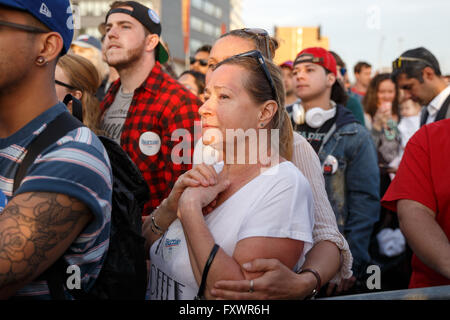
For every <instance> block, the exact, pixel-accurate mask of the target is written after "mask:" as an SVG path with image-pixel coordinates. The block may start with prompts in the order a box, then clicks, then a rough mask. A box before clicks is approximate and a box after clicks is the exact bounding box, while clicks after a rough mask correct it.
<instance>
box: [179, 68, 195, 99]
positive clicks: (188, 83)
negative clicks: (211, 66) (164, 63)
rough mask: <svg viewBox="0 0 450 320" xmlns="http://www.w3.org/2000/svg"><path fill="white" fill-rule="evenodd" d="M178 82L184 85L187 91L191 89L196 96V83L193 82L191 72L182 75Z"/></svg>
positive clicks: (193, 78)
mask: <svg viewBox="0 0 450 320" xmlns="http://www.w3.org/2000/svg"><path fill="white" fill-rule="evenodd" d="M178 82H179V83H181V84H182V85H183V86H185V87H186V88H187V89H188V90H189V91H191V92H192V93H193V94H195V95H196V96H198V94H199V92H198V87H197V83H196V82H195V77H194V76H193V75H192V74H189V73H186V74H184V75H182V76H181V77H180V78H179V79H178Z"/></svg>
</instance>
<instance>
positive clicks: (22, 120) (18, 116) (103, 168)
mask: <svg viewBox="0 0 450 320" xmlns="http://www.w3.org/2000/svg"><path fill="white" fill-rule="evenodd" d="M71 12H72V10H71V7H70V2H69V0H46V1H19V0H0V52H1V55H0V298H1V299H6V298H11V297H13V298H14V299H24V298H38V299H45V298H47V299H48V298H50V296H49V289H48V286H47V282H46V280H43V279H42V277H40V276H41V274H42V272H43V271H45V270H46V269H47V268H48V267H49V266H51V265H52V264H53V263H54V262H55V261H57V260H58V259H59V258H60V257H61V256H63V258H64V260H65V261H66V262H67V263H68V265H71V266H76V267H77V268H78V270H79V274H80V281H81V288H82V289H83V290H86V291H88V290H89V288H90V287H92V285H93V283H94V282H95V279H96V277H97V275H98V273H99V271H100V269H101V266H102V263H103V261H104V258H105V254H106V252H107V249H108V244H109V232H110V214H111V194H112V187H111V184H112V182H111V167H110V164H109V159H108V156H107V155H106V151H105V149H104V148H103V145H102V144H101V142H100V141H99V140H98V138H97V137H96V136H95V135H94V134H93V133H92V132H91V131H90V130H89V129H88V128H86V127H80V128H77V129H74V130H71V131H69V132H68V133H67V134H66V135H65V136H64V137H62V138H61V139H59V140H58V141H57V142H56V143H53V144H51V145H50V146H49V147H47V148H46V149H44V150H43V151H42V152H41V153H40V154H39V156H38V157H37V158H36V160H35V161H34V162H33V164H32V165H31V166H30V167H29V169H28V171H27V173H26V175H25V177H24V179H23V180H22V181H21V184H20V186H19V187H18V188H17V189H16V190H15V191H13V185H14V178H15V176H16V172H17V169H18V167H19V165H20V163H21V162H22V160H23V158H24V156H25V154H26V153H27V149H28V147H29V146H30V144H31V142H32V141H34V140H35V139H36V138H37V137H38V136H39V135H40V134H41V133H42V131H43V130H44V129H45V128H46V127H47V126H48V124H49V123H51V122H52V120H54V119H55V118H57V117H58V116H59V115H61V114H63V113H65V112H68V110H67V108H66V107H65V105H64V104H62V103H60V102H58V99H57V97H56V92H55V79H54V74H55V67H56V62H57V60H58V58H59V57H60V56H62V55H64V54H65V53H66V51H67V50H68V48H69V47H70V43H71V41H72V37H73V18H72V14H71ZM66 296H67V298H71V297H70V294H69V293H67V292H66Z"/></svg>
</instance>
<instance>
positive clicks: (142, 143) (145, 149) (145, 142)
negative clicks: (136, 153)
mask: <svg viewBox="0 0 450 320" xmlns="http://www.w3.org/2000/svg"><path fill="white" fill-rule="evenodd" d="M139 149H140V150H141V152H142V153H143V154H145V155H146V156H154V155H155V154H157V153H158V152H159V150H160V149H161V138H160V137H159V136H158V135H157V134H156V133H155V132H151V131H148V132H144V133H143V134H141V137H140V138H139Z"/></svg>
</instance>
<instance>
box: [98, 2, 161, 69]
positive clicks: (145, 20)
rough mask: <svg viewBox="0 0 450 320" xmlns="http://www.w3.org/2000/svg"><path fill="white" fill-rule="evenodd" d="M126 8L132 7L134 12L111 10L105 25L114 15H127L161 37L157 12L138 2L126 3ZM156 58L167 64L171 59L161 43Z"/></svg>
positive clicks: (156, 50)
mask: <svg viewBox="0 0 450 320" xmlns="http://www.w3.org/2000/svg"><path fill="white" fill-rule="evenodd" d="M123 6H124V7H131V8H133V10H128V9H125V8H114V9H111V10H109V12H108V14H107V15H106V18H105V23H106V21H108V17H109V16H110V15H111V14H113V13H125V14H128V15H130V16H132V17H133V18H135V19H136V20H137V21H139V22H140V23H141V24H142V25H143V26H144V27H145V28H146V29H147V30H148V31H150V33H152V34H156V35H158V37H159V36H161V22H160V19H159V17H158V15H157V14H156V12H155V11H153V10H152V9H150V8H148V7H146V6H144V5H142V4H140V3H138V2H136V1H126V2H124V3H123ZM155 58H156V60H157V61H159V62H160V63H165V62H166V61H167V60H168V59H169V54H168V53H167V50H166V48H164V46H163V45H162V44H161V41H159V43H158V45H157V46H156V48H155Z"/></svg>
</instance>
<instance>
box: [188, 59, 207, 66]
mask: <svg viewBox="0 0 450 320" xmlns="http://www.w3.org/2000/svg"><path fill="white" fill-rule="evenodd" d="M189 60H190V61H191V64H194V63H196V62H197V61H198V63H200V65H201V66H202V67H206V66H207V65H208V60H206V59H195V58H194V57H190V59H189Z"/></svg>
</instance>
